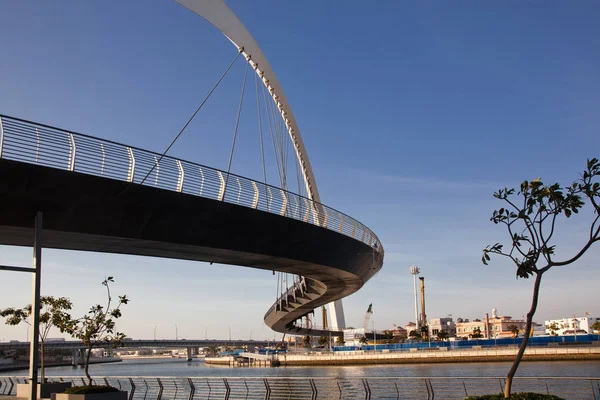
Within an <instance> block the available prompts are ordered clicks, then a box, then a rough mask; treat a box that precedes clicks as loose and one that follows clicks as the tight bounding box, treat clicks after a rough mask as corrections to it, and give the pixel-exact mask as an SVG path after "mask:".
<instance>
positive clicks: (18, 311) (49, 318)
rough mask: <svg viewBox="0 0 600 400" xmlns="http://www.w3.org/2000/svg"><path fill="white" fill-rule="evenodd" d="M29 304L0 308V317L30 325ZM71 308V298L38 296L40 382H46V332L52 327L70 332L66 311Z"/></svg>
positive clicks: (7, 322)
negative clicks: (21, 306) (20, 306)
mask: <svg viewBox="0 0 600 400" xmlns="http://www.w3.org/2000/svg"><path fill="white" fill-rule="evenodd" d="M32 308H33V307H31V304H29V305H28V306H26V307H23V308H12V307H10V308H5V309H4V310H0V317H4V318H6V325H19V324H20V323H22V322H24V323H26V324H27V325H29V326H31V323H30V322H29V317H30V316H31V310H32ZM71 308H73V304H72V303H71V300H69V299H68V298H66V297H58V298H56V297H52V296H42V297H40V324H39V326H40V330H39V332H40V333H39V338H40V360H41V361H40V364H41V367H42V368H41V372H42V382H46V370H45V367H44V358H45V350H44V348H45V344H46V339H47V338H48V334H49V333H50V330H51V329H52V328H53V327H56V328H58V330H60V332H61V333H65V332H70V328H71V326H72V324H73V322H72V320H71V315H70V314H69V313H68V312H67V311H69V310H71Z"/></svg>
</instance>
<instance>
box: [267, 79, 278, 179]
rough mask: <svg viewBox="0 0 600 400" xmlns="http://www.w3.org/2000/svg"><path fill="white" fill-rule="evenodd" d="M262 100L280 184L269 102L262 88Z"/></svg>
mask: <svg viewBox="0 0 600 400" xmlns="http://www.w3.org/2000/svg"><path fill="white" fill-rule="evenodd" d="M263 100H264V102H265V109H266V110H267V120H268V121H269V135H270V136H271V144H273V154H274V155H275V162H276V163H277V175H279V181H280V184H281V182H282V181H281V169H280V167H279V157H277V150H276V149H275V141H274V139H273V122H272V121H271V116H272V115H271V114H272V113H271V112H270V109H269V102H268V101H267V92H266V89H265V87H264V86H263Z"/></svg>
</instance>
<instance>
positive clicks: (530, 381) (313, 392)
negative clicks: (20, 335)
mask: <svg viewBox="0 0 600 400" xmlns="http://www.w3.org/2000/svg"><path fill="white" fill-rule="evenodd" d="M52 379H54V380H56V381H66V382H69V381H70V382H72V383H73V384H74V385H83V384H85V380H84V378H82V377H60V378H58V377H57V378H52ZM26 382H27V379H26V378H24V377H0V395H15V393H16V384H17V383H26ZM94 383H95V384H100V385H111V386H114V387H117V388H119V389H121V390H126V391H127V392H128V396H129V400H163V399H165V400H166V399H169V400H194V399H198V400H200V399H225V400H228V399H273V400H275V399H297V400H304V399H307V400H308V399H311V400H313V399H410V400H418V399H428V400H429V399H464V398H465V397H468V396H479V395H484V394H491V393H500V392H502V390H503V388H504V378H497V377H410V378H408V377H406V378H399V377H377V378H372V377H355V378H333V377H331V378H309V377H302V378H300V377H298V378H279V377H278V378H258V377H247V378H242V377H240V378H237V377H236V378H215V377H193V378H184V377H120V376H119V377H102V378H95V381H94ZM513 392H537V393H547V394H553V395H556V396H559V397H561V398H564V399H569V400H570V399H585V400H590V399H600V378H559V377H518V378H515V380H514V382H513Z"/></svg>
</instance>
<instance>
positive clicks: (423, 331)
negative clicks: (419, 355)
mask: <svg viewBox="0 0 600 400" xmlns="http://www.w3.org/2000/svg"><path fill="white" fill-rule="evenodd" d="M419 329H420V331H421V338H423V339H424V340H427V339H429V326H428V325H423V326H422V327H421V328H419Z"/></svg>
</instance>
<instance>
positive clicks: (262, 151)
mask: <svg viewBox="0 0 600 400" xmlns="http://www.w3.org/2000/svg"><path fill="white" fill-rule="evenodd" d="M254 81H255V82H256V110H257V112H258V131H259V134H260V156H261V159H262V167H263V179H264V183H265V198H266V199H267V210H269V196H268V195H267V168H266V167H265V146H264V142H263V131H262V118H261V115H260V97H259V93H260V92H259V90H258V74H255V75H254Z"/></svg>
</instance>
